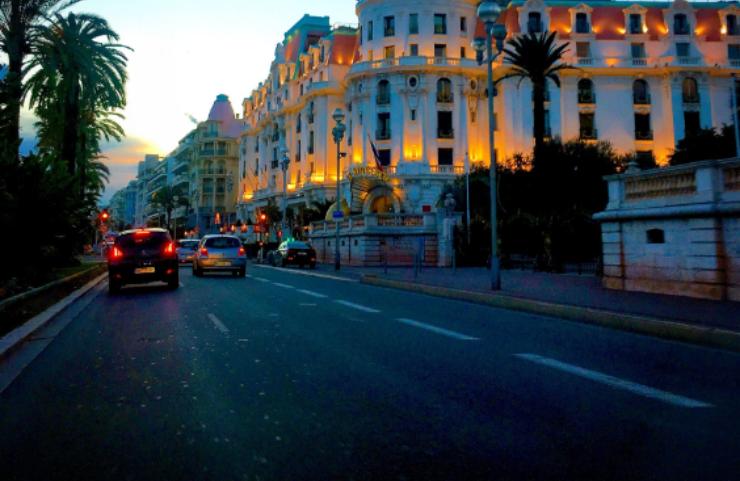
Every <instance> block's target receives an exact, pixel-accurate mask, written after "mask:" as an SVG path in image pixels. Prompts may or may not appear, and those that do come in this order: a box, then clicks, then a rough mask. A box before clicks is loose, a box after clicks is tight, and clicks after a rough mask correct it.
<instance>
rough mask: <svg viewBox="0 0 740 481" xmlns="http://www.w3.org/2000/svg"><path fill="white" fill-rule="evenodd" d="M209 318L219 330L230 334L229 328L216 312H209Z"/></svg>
mask: <svg viewBox="0 0 740 481" xmlns="http://www.w3.org/2000/svg"><path fill="white" fill-rule="evenodd" d="M208 319H210V320H211V322H212V323H213V325H214V326H216V329H218V330H219V331H221V332H223V333H224V334H228V333H229V328H228V327H226V326H225V325H224V323H223V322H221V320H220V319H219V318H218V317H216V316H215V315H214V314H210V313H209V314H208Z"/></svg>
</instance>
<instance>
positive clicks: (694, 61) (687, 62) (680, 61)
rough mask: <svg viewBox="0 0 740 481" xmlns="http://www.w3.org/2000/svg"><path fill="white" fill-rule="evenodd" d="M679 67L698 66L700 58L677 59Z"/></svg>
mask: <svg viewBox="0 0 740 481" xmlns="http://www.w3.org/2000/svg"><path fill="white" fill-rule="evenodd" d="M677 61H678V64H679V65H698V64H699V63H700V62H701V57H677Z"/></svg>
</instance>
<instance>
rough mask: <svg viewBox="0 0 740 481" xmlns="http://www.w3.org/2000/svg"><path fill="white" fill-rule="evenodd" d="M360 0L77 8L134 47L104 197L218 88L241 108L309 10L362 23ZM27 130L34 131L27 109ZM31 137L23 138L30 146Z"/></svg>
mask: <svg viewBox="0 0 740 481" xmlns="http://www.w3.org/2000/svg"><path fill="white" fill-rule="evenodd" d="M354 7H355V1H354V0H311V1H305V0H270V1H264V2H263V1H258V0H211V1H207V2H204V1H202V0H126V1H121V0H85V1H83V2H82V3H80V4H79V5H77V6H75V7H74V8H73V9H72V10H74V11H77V12H86V13H94V14H97V15H100V16H102V17H104V18H106V19H107V20H108V21H109V22H110V24H111V26H112V27H113V29H114V30H116V31H117V32H118V33H119V34H120V35H121V42H122V43H124V44H126V45H128V46H130V47H131V48H133V49H134V52H131V53H130V55H129V64H128V72H129V84H128V89H127V91H128V107H127V108H126V110H125V112H124V114H125V115H126V120H125V121H124V123H123V125H124V127H125V129H126V134H127V138H126V139H125V140H124V141H123V142H122V143H121V144H117V145H109V146H106V148H105V149H104V152H103V153H104V155H106V156H107V157H108V160H107V163H108V165H109V167H110V169H111V182H110V185H109V186H108V189H107V191H106V193H105V196H104V198H103V202H105V201H107V199H108V198H109V197H110V196H111V195H112V194H113V193H114V192H115V191H116V190H118V189H120V188H122V187H124V186H125V185H126V184H127V183H128V182H129V180H131V179H133V178H134V177H135V176H136V164H137V162H138V161H139V160H142V158H143V156H144V155H145V154H148V153H151V154H160V155H166V154H167V153H169V152H170V151H172V150H173V149H174V148H175V147H176V146H177V142H178V141H179V140H180V139H181V138H182V137H184V136H185V134H187V133H188V131H189V130H190V129H192V127H193V126H194V125H193V123H192V122H191V120H189V117H188V116H189V115H192V116H193V117H195V118H196V119H198V120H205V117H206V116H207V115H208V111H209V109H210V107H211V104H212V103H213V101H214V100H215V98H216V95H218V94H221V93H223V94H226V95H228V96H229V98H230V99H231V101H232V104H233V106H234V109H235V110H236V111H237V112H238V111H239V109H240V104H241V101H242V99H243V98H244V97H246V96H248V95H249V94H250V92H251V91H252V89H253V88H254V87H256V86H257V84H258V83H259V82H261V81H263V80H264V79H265V78H266V76H267V74H268V69H269V66H270V62H271V61H272V59H273V54H274V51H275V45H276V44H277V43H278V42H280V41H281V40H282V39H283V34H284V33H285V31H286V30H288V28H290V27H291V26H292V25H293V24H294V23H295V22H296V21H298V20H299V19H300V18H301V16H303V14H304V13H309V14H312V15H322V16H323V15H329V16H330V17H331V22H332V23H356V21H357V20H356V17H355V13H354ZM22 135H23V136H24V137H25V138H26V139H29V138H32V137H33V119H32V118H31V116H30V114H28V113H26V115H25V116H24V121H23V132H22ZM30 144H31V142H30V141H26V142H24V148H25V149H26V150H27V149H28V148H29V146H30Z"/></svg>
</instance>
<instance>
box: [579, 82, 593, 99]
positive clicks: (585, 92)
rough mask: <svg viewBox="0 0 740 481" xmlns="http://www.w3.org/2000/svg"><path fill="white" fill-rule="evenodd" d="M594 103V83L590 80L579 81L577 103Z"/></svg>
mask: <svg viewBox="0 0 740 481" xmlns="http://www.w3.org/2000/svg"><path fill="white" fill-rule="evenodd" d="M594 102H596V95H595V94H594V83H593V81H592V80H591V79H587V78H584V79H581V80H579V81H578V103H579V104H592V103H594Z"/></svg>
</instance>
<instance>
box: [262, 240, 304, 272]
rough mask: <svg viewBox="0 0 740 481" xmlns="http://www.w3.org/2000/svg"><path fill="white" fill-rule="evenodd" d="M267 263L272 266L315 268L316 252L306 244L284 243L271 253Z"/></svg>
mask: <svg viewBox="0 0 740 481" xmlns="http://www.w3.org/2000/svg"><path fill="white" fill-rule="evenodd" d="M268 261H269V262H270V264H272V265H273V266H281V267H286V266H288V265H291V264H292V265H296V266H299V267H303V266H309V267H310V268H311V269H315V268H316V251H315V250H314V248H313V247H311V245H310V244H309V243H307V242H301V241H285V242H283V243H282V244H280V247H278V248H277V250H276V251H272V252H271V253H270V255H269V257H268Z"/></svg>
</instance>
